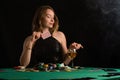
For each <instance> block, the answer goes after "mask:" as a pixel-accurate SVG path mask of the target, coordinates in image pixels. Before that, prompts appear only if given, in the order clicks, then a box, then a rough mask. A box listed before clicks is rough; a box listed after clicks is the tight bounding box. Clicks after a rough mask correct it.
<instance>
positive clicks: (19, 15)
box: [0, 0, 120, 67]
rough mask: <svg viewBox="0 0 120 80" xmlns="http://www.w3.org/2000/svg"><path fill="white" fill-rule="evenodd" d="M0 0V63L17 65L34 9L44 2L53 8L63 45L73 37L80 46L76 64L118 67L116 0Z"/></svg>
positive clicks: (119, 4) (119, 12)
mask: <svg viewBox="0 0 120 80" xmlns="http://www.w3.org/2000/svg"><path fill="white" fill-rule="evenodd" d="M1 4H2V9H1V11H0V12H1V13H0V14H1V18H0V21H1V27H0V28H1V30H0V36H1V37H0V67H13V66H16V65H19V57H20V54H21V52H22V45H23V41H24V39H25V37H27V36H28V35H30V34H31V28H32V27H31V23H32V18H33V15H34V12H35V10H36V8H37V7H39V6H41V5H47V4H48V5H51V6H52V7H53V8H54V9H55V12H56V14H57V16H58V18H59V20H60V28H59V30H61V31H63V32H64V33H65V35H66V39H67V45H68V46H69V44H70V43H71V42H74V41H75V42H78V43H81V44H82V45H83V46H84V49H80V50H78V56H77V57H76V58H75V60H74V61H75V64H76V65H80V66H97V67H120V62H119V61H120V51H119V50H120V1H119V0H78V1H75V0H68V1H67V0H53V1H52V0H4V2H2V3H1Z"/></svg>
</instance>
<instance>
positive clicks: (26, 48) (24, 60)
mask: <svg viewBox="0 0 120 80" xmlns="http://www.w3.org/2000/svg"><path fill="white" fill-rule="evenodd" d="M32 45H33V44H32V42H31V36H29V37H27V38H26V39H25V41H24V44H23V51H22V54H21V56H20V65H21V66H25V67H26V66H27V65H28V64H29V63H30V59H31V53H32Z"/></svg>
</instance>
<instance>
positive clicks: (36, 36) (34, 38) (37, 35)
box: [31, 32, 41, 43]
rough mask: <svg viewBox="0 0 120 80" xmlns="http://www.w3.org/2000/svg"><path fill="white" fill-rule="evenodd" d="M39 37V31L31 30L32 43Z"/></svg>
mask: <svg viewBox="0 0 120 80" xmlns="http://www.w3.org/2000/svg"><path fill="white" fill-rule="evenodd" d="M40 37H41V32H33V34H32V36H31V41H32V42H33V43H34V42H35V41H36V40H38V39H39V38H40Z"/></svg>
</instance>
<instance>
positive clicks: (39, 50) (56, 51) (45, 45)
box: [29, 36, 63, 66]
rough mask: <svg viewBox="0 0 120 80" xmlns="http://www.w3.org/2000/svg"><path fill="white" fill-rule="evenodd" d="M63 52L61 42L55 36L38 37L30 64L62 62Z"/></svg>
mask: <svg viewBox="0 0 120 80" xmlns="http://www.w3.org/2000/svg"><path fill="white" fill-rule="evenodd" d="M62 62H63V54H62V47H61V44H60V43H59V42H58V40H56V39H55V38H54V37H52V36H50V37H48V38H46V39H42V38H40V39H38V40H37V41H36V43H35V45H34V47H33V49H32V54H31V61H30V65H29V66H34V65H36V64H38V63H46V64H47V63H62Z"/></svg>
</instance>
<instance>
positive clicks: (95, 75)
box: [0, 67, 120, 80]
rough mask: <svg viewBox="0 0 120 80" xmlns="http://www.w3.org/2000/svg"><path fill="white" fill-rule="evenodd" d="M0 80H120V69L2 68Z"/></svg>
mask: <svg viewBox="0 0 120 80" xmlns="http://www.w3.org/2000/svg"><path fill="white" fill-rule="evenodd" d="M0 80H120V69H119V68H95V67H80V68H78V69H75V70H72V71H52V72H49V71H48V72H46V71H39V72H32V71H28V72H26V71H25V72H23V71H17V70H16V69H14V68H1V69H0Z"/></svg>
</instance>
